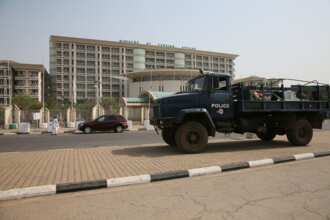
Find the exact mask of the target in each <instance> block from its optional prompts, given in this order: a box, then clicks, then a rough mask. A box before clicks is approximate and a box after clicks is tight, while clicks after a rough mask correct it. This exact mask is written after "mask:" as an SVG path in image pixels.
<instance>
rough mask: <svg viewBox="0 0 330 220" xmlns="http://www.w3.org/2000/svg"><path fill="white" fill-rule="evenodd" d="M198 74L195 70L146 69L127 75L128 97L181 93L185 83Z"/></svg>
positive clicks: (184, 88)
mask: <svg viewBox="0 0 330 220" xmlns="http://www.w3.org/2000/svg"><path fill="white" fill-rule="evenodd" d="M199 74H200V72H199V70H195V69H146V70H143V71H137V72H131V73H127V77H128V78H129V83H128V91H129V92H128V97H140V95H141V94H142V93H144V92H145V91H153V92H170V93H175V92H179V91H180V92H182V91H185V90H186V83H187V81H188V80H190V79H192V78H193V77H195V76H197V75H199Z"/></svg>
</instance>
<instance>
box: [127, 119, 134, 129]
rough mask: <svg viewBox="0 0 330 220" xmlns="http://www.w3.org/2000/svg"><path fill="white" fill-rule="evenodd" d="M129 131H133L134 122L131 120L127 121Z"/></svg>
mask: <svg viewBox="0 0 330 220" xmlns="http://www.w3.org/2000/svg"><path fill="white" fill-rule="evenodd" d="M127 127H128V128H127V129H128V130H129V131H131V130H132V129H133V122H132V121H131V120H129V121H127Z"/></svg>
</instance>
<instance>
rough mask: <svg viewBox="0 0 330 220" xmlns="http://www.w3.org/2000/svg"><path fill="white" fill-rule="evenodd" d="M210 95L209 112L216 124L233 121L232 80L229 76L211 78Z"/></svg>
mask: <svg viewBox="0 0 330 220" xmlns="http://www.w3.org/2000/svg"><path fill="white" fill-rule="evenodd" d="M210 87H211V89H210V93H209V99H208V100H209V104H208V111H209V112H210V114H211V117H212V119H213V121H214V123H215V124H216V125H217V122H224V121H229V120H231V119H233V109H232V98H231V89H230V78H229V77H228V76H213V77H211V78H210Z"/></svg>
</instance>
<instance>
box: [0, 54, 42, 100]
mask: <svg viewBox="0 0 330 220" xmlns="http://www.w3.org/2000/svg"><path fill="white" fill-rule="evenodd" d="M46 77H47V71H46V69H45V68H44V66H43V65H40V64H23V63H17V62H14V61H10V60H1V61H0V105H2V106H7V105H11V104H12V98H13V97H14V96H16V95H26V96H31V97H33V98H35V99H37V100H38V101H39V102H43V101H44V99H45V95H44V88H45V85H44V83H45V78H46Z"/></svg>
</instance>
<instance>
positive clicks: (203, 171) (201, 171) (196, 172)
mask: <svg viewBox="0 0 330 220" xmlns="http://www.w3.org/2000/svg"><path fill="white" fill-rule="evenodd" d="M188 172H189V176H190V177H193V176H203V175H208V174H213V173H220V172H221V167H220V166H210V167H203V168H195V169H190V170H188Z"/></svg>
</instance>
